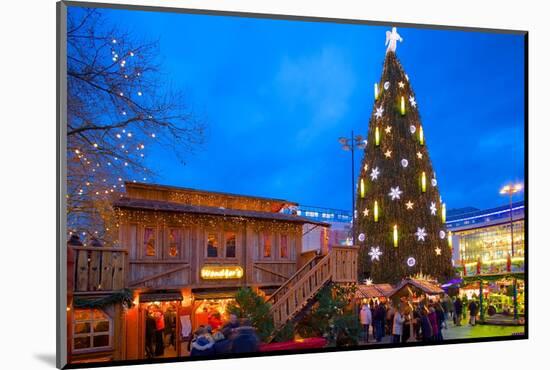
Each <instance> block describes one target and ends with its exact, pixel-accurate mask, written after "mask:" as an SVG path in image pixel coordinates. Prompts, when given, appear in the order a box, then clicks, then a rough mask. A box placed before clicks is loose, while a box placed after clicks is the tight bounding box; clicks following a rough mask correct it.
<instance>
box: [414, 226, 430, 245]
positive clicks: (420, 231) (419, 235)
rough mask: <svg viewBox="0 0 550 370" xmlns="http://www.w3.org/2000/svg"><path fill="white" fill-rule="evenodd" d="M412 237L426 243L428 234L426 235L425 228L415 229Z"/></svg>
mask: <svg viewBox="0 0 550 370" xmlns="http://www.w3.org/2000/svg"><path fill="white" fill-rule="evenodd" d="M414 235H416V240H418V241H423V242H424V241H426V235H428V233H426V228H424V227H419V228H417V229H416V233H414Z"/></svg>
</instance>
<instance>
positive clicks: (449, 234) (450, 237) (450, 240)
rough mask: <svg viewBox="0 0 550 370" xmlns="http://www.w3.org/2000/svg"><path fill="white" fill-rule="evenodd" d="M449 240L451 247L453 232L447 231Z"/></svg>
mask: <svg viewBox="0 0 550 370" xmlns="http://www.w3.org/2000/svg"><path fill="white" fill-rule="evenodd" d="M447 242H448V243H449V248H452V247H453V234H452V232H450V231H449V232H447Z"/></svg>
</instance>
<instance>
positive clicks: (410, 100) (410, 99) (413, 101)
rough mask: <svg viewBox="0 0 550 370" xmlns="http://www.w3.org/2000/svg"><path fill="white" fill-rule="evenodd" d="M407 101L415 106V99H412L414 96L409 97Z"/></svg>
mask: <svg viewBox="0 0 550 370" xmlns="http://www.w3.org/2000/svg"><path fill="white" fill-rule="evenodd" d="M409 102H410V103H411V105H412V106H413V107H415V108H416V100H414V96H411V97H409Z"/></svg>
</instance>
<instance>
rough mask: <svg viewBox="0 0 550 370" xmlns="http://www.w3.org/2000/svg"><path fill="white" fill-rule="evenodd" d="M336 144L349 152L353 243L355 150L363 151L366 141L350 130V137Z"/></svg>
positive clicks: (352, 235) (353, 235)
mask: <svg viewBox="0 0 550 370" xmlns="http://www.w3.org/2000/svg"><path fill="white" fill-rule="evenodd" d="M338 142H339V143H340V144H341V145H342V149H343V150H345V151H351V238H352V243H353V242H355V240H354V239H355V148H358V149H365V147H366V146H367V141H366V140H365V139H363V137H362V136H361V135H357V136H355V135H354V133H353V130H351V136H350V137H340V138H339V139H338Z"/></svg>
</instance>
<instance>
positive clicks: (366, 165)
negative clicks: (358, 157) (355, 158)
mask: <svg viewBox="0 0 550 370" xmlns="http://www.w3.org/2000/svg"><path fill="white" fill-rule="evenodd" d="M368 170H369V165H368V164H366V163H365V165H364V166H363V171H365V172H367V171H368Z"/></svg>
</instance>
